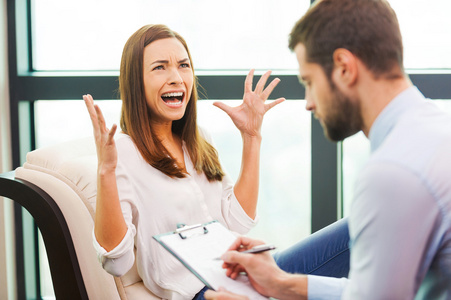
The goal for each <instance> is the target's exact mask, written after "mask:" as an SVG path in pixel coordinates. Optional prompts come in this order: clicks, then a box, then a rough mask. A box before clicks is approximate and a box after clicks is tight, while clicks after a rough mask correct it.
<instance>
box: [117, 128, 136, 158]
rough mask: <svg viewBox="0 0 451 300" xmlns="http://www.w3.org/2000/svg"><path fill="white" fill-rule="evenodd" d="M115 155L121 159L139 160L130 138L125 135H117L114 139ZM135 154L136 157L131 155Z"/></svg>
mask: <svg viewBox="0 0 451 300" xmlns="http://www.w3.org/2000/svg"><path fill="white" fill-rule="evenodd" d="M115 143H116V148H117V154H118V156H119V157H120V158H122V159H124V158H125V159H133V158H139V157H140V154H139V151H138V149H137V148H136V146H135V143H134V142H133V140H132V138H131V137H130V136H129V135H128V134H125V133H118V134H117V135H116V138H115ZM133 154H136V155H133Z"/></svg>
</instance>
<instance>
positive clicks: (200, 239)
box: [153, 221, 269, 300]
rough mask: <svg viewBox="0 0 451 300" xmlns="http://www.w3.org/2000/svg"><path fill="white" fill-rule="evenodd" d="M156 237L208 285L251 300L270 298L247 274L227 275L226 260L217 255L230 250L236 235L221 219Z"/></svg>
mask: <svg viewBox="0 0 451 300" xmlns="http://www.w3.org/2000/svg"><path fill="white" fill-rule="evenodd" d="M153 238H154V239H155V240H156V241H157V242H158V243H160V244H161V245H162V246H163V247H164V248H165V249H166V250H168V251H169V252H170V253H171V254H172V255H174V256H175V257H176V258H177V259H178V260H179V261H180V262H181V263H182V264H183V265H184V266H185V267H186V268H187V269H188V270H190V271H191V273H193V274H194V275H196V277H197V278H198V279H199V280H200V281H202V282H203V283H204V284H205V285H206V286H207V287H208V288H210V289H213V290H218V288H219V287H223V288H225V289H226V290H228V291H230V292H232V293H236V294H240V295H246V296H248V297H249V298H250V299H256V300H259V299H269V298H267V297H265V296H263V295H261V294H259V293H258V292H257V291H256V290H255V289H254V288H253V287H252V285H251V284H250V282H249V279H248V278H247V276H246V275H239V276H238V278H237V279H235V280H234V279H231V278H229V277H227V276H226V274H225V270H224V269H222V263H223V262H222V260H216V259H215V258H217V257H219V256H221V255H222V254H224V253H225V252H226V251H227V249H228V248H229V247H230V245H231V244H232V243H233V242H234V241H235V240H236V236H235V235H234V234H233V233H232V232H231V231H230V230H228V229H227V228H225V227H224V226H223V225H222V224H221V223H219V222H218V221H212V222H208V223H205V224H196V225H191V226H183V227H180V228H178V229H176V230H174V231H171V232H167V233H163V234H159V235H155V236H153Z"/></svg>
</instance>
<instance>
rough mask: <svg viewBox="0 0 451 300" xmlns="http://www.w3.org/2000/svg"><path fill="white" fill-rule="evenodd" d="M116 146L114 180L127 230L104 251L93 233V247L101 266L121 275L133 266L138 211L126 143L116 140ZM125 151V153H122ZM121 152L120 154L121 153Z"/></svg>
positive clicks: (116, 274) (109, 271) (115, 274)
mask: <svg viewBox="0 0 451 300" xmlns="http://www.w3.org/2000/svg"><path fill="white" fill-rule="evenodd" d="M116 145H117V148H118V164H117V167H116V181H117V187H118V193H119V201H120V205H121V210H122V215H123V216H124V220H125V223H126V225H127V232H126V234H125V236H124V238H123V239H122V241H121V242H120V243H119V244H118V245H117V246H116V247H115V248H114V249H112V250H111V251H106V250H105V249H104V248H103V247H102V246H101V245H100V244H99V242H98V241H97V239H96V237H95V234H94V233H93V242H94V248H95V250H96V252H97V257H98V260H99V262H100V263H101V264H102V267H103V268H104V269H105V270H106V271H107V272H108V273H110V274H111V275H114V276H122V275H124V274H125V273H127V272H128V271H129V270H130V268H131V267H132V266H133V263H134V260H135V255H134V244H135V235H136V226H135V224H134V222H136V221H137V218H138V211H137V208H136V205H135V204H134V201H133V199H134V197H135V193H134V191H133V184H132V182H131V179H130V176H129V174H128V172H127V168H126V167H125V166H127V162H126V161H124V160H126V159H127V157H128V156H127V155H126V153H128V151H127V146H128V145H127V143H121V142H119V141H117V142H116ZM124 152H125V153H124ZM121 153H122V154H121Z"/></svg>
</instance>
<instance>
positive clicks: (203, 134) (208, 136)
mask: <svg viewBox="0 0 451 300" xmlns="http://www.w3.org/2000/svg"><path fill="white" fill-rule="evenodd" d="M197 128H198V130H199V134H200V136H201V137H202V138H204V139H205V140H206V141H207V142H209V143H210V144H211V143H212V142H213V138H212V137H211V134H210V132H209V131H208V130H206V129H205V128H204V127H201V126H198V127H197Z"/></svg>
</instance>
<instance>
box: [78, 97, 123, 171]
mask: <svg viewBox="0 0 451 300" xmlns="http://www.w3.org/2000/svg"><path fill="white" fill-rule="evenodd" d="M83 100H84V101H85V104H86V108H87V109H88V112H89V116H90V118H91V122H92V128H93V132H94V139H95V142H96V149H97V159H98V171H99V172H105V171H106V172H108V171H114V170H115V169H116V165H117V150H116V144H115V142H114V134H115V133H116V129H117V126H116V124H113V126H112V127H111V129H108V128H107V127H106V124H105V118H104V117H103V114H102V111H101V110H100V108H99V107H98V106H97V105H96V104H94V99H93V98H92V96H91V95H89V94H87V95H83Z"/></svg>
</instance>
